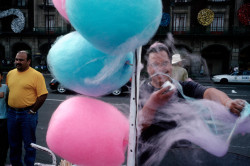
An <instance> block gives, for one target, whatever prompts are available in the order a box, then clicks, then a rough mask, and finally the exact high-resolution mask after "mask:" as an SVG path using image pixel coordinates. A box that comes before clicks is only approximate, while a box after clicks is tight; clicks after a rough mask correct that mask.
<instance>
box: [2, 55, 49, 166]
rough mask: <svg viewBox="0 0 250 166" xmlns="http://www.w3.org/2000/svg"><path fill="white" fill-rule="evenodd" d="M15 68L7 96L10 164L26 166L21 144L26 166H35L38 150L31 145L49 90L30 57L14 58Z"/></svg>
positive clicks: (17, 56)
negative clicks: (23, 154)
mask: <svg viewBox="0 0 250 166" xmlns="http://www.w3.org/2000/svg"><path fill="white" fill-rule="evenodd" d="M14 63H15V66H16V69H13V70H11V71H9V73H8V74H7V78H6V84H7V85H8V88H9V97H8V105H9V107H8V122H7V123H8V125H7V126H8V136H9V144H10V162H11V164H12V165H13V166H21V165H23V161H22V158H21V156H22V142H23V143H24V149H25V156H24V163H25V165H26V166H33V165H34V162H35V158H36V150H35V149H34V148H32V147H31V146H30V144H31V143H36V135H35V132H36V127H37V123H38V109H39V108H40V107H41V106H42V104H43V103H44V101H45V99H46V97H47V94H48V91H47V88H46V84H45V80H44V77H43V75H42V74H41V73H40V72H38V71H36V70H35V69H33V68H32V67H30V63H31V55H30V54H29V53H28V52H26V51H19V52H18V53H17V54H16V58H15V62H14Z"/></svg>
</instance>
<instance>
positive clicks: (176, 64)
mask: <svg viewBox="0 0 250 166" xmlns="http://www.w3.org/2000/svg"><path fill="white" fill-rule="evenodd" d="M172 65H173V66H172V78H174V79H175V80H177V81H186V80H187V79H188V72H187V70H186V69H185V68H183V67H182V59H181V56H180V54H174V55H173V56H172Z"/></svg>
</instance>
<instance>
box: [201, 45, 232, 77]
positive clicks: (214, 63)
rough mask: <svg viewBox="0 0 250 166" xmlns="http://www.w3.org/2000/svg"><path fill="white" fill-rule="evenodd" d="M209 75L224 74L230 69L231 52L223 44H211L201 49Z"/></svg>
mask: <svg viewBox="0 0 250 166" xmlns="http://www.w3.org/2000/svg"><path fill="white" fill-rule="evenodd" d="M201 56H202V57H203V58H204V60H205V61H206V64H207V66H204V68H205V69H206V68H207V69H208V71H209V74H210V75H216V74H225V73H229V71H230V67H231V66H230V65H229V64H230V59H231V52H230V51H229V50H228V48H227V47H226V46H224V45H220V44H213V45H209V46H207V47H206V48H204V49H202V50H201Z"/></svg>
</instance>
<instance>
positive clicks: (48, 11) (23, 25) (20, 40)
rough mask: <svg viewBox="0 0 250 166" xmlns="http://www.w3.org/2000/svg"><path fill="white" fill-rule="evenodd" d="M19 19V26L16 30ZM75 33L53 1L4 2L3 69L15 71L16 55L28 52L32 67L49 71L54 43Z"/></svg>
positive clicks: (0, 15)
mask: <svg viewBox="0 0 250 166" xmlns="http://www.w3.org/2000/svg"><path fill="white" fill-rule="evenodd" d="M15 19H16V20H17V22H18V24H15V26H13V27H12V24H13V21H14V20H15ZM13 29H18V30H19V31H15V30H13ZM71 30H72V29H71V26H70V24H69V23H68V22H67V21H66V20H65V19H64V18H62V17H61V16H60V15H59V13H58V12H57V10H56V9H55V7H54V5H53V3H52V0H9V1H6V0H0V60H1V67H2V68H3V69H4V70H9V69H11V68H13V67H14V66H13V61H14V57H15V55H16V53H17V52H18V51H20V50H26V51H28V52H29V53H30V54H31V55H32V67H35V68H37V69H41V70H43V69H44V70H46V69H47V68H46V56H47V53H48V50H49V49H50V47H51V44H53V42H54V41H55V40H56V38H57V37H58V36H61V35H64V34H66V33H68V32H70V31H71Z"/></svg>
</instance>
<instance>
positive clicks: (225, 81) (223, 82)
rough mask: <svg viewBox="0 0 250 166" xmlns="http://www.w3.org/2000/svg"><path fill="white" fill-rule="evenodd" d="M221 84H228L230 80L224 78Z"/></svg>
mask: <svg viewBox="0 0 250 166" xmlns="http://www.w3.org/2000/svg"><path fill="white" fill-rule="evenodd" d="M220 83H222V84H225V83H228V80H227V79H226V78H222V79H221V80H220Z"/></svg>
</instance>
